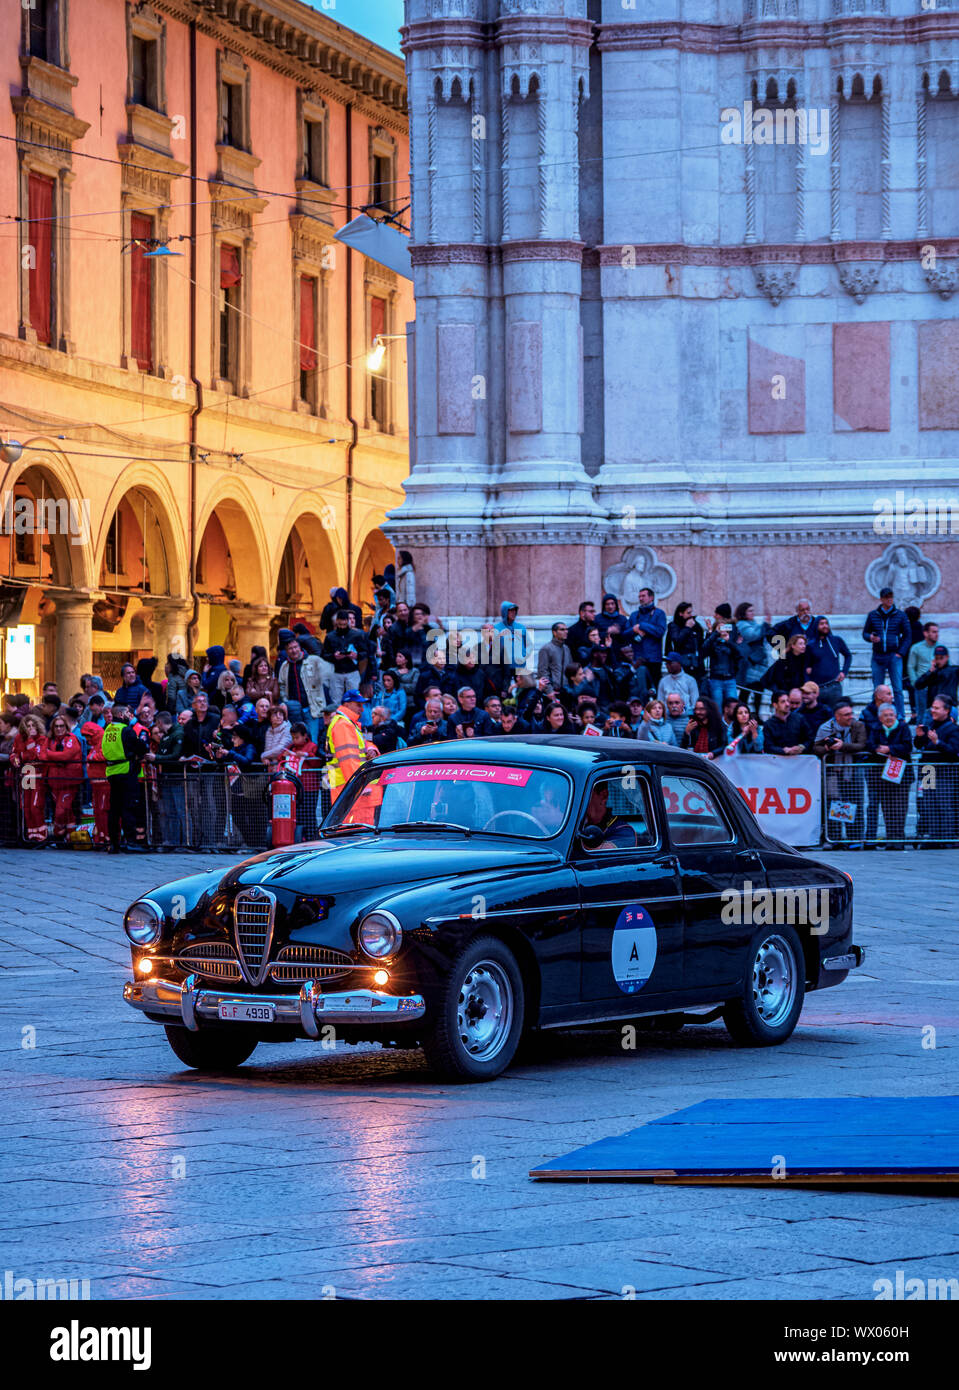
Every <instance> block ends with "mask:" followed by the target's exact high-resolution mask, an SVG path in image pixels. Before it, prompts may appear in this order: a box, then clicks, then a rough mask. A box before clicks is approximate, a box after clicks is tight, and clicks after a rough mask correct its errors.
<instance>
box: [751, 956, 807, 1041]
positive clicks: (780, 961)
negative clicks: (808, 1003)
mask: <svg viewBox="0 0 959 1390" xmlns="http://www.w3.org/2000/svg"><path fill="white" fill-rule="evenodd" d="M796 990H797V979H796V962H795V960H794V958H793V953H792V951H791V949H790V947H789V943H788V942H787V941H784V940H783V938H782V937H781V936H767V937H766V940H765V941H764V942H763V943H762V945H761V946H760V948H759V950H758V951H757V952H756V959H755V960H754V962H753V1000H754V1002H755V1005H756V1012H757V1013H758V1015H759V1017H760V1018H761V1019H762V1021H763V1022H764V1023H767V1024H769V1026H770V1027H771V1028H776V1027H778V1026H779V1024H781V1023H782V1022H783V1021H784V1020H785V1019H786V1018H787V1017H788V1015H789V1011H790V1009H791V1008H792V1006H793V1004H794V1003H795V1000H796Z"/></svg>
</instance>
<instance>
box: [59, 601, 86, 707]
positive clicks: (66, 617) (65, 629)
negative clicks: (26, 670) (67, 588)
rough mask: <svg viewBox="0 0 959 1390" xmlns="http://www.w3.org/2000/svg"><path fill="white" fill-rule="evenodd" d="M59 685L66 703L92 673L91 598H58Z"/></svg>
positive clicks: (61, 695)
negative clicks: (86, 676)
mask: <svg viewBox="0 0 959 1390" xmlns="http://www.w3.org/2000/svg"><path fill="white" fill-rule="evenodd" d="M56 602H57V656H56V672H55V675H56V682H57V689H58V690H59V691H60V698H61V699H62V700H63V701H64V702H66V701H67V700H69V699H70V696H71V695H74V694H76V692H77V691H78V690H79V689H80V677H81V676H82V675H85V674H86V673H87V672H92V670H93V599H92V598H91V596H90V595H89V594H58V595H57V600H56Z"/></svg>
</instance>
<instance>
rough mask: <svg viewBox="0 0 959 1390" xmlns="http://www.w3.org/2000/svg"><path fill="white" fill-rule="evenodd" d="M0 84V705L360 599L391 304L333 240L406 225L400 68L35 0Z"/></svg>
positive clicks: (393, 468) (321, 31) (319, 15)
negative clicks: (340, 595) (15, 696)
mask: <svg viewBox="0 0 959 1390" xmlns="http://www.w3.org/2000/svg"><path fill="white" fill-rule="evenodd" d="M0 64H2V65H3V68H4V74H3V75H4V87H5V89H6V90H8V91H9V92H10V93H11V94H12V95H11V97H10V99H9V100H6V99H4V101H3V102H0V137H2V138H0V187H2V188H3V190H4V194H5V196H4V199H3V202H2V204H0V213H2V214H3V218H2V221H0V441H3V442H4V445H5V447H2V448H0V585H2V588H0V634H2V633H8V632H9V630H10V629H11V628H18V629H25V630H26V631H27V632H29V629H30V627H31V626H32V627H33V629H34V633H33V636H34V638H35V649H36V669H35V672H34V676H33V677H32V678H30V677H27V678H21V679H20V680H19V681H17V680H16V679H15V678H14V677H13V676H12V674H11V669H10V667H9V666H8V668H6V669H5V670H4V672H3V674H4V677H5V679H6V683H7V686H8V688H11V687H12V688H21V689H26V690H28V691H30V692H31V693H32V692H33V691H34V690H35V689H36V687H37V686H38V685H39V683H40V682H41V681H43V680H49V679H55V680H57V682H58V684H59V688H60V693H61V695H62V696H63V697H64V698H68V697H69V696H70V695H71V694H72V693H73V691H74V690H75V689H77V682H78V679H79V676H80V675H81V674H82V673H83V672H84V671H93V672H94V673H97V674H100V675H102V676H103V678H104V683H105V685H107V687H108V688H112V687H113V685H114V684H115V683H116V682H117V680H118V676H119V666H120V663H121V662H122V661H124V660H128V659H133V660H136V659H137V658H138V657H139V656H141V655H144V654H147V653H151V652H155V653H156V654H157V655H158V656H159V657H160V660H161V663H162V661H163V658H164V657H165V655H166V654H167V652H168V651H170V650H180V651H183V652H184V653H187V654H190V655H192V654H193V653H194V652H199V651H202V650H204V649H205V648H206V647H207V646H208V645H210V644H211V643H220V644H222V645H224V646H226V647H227V648H228V652H229V654H236V655H238V656H242V657H243V658H244V659H246V658H247V657H248V654H249V647H250V646H251V645H252V644H253V643H255V642H259V643H262V644H264V645H267V644H268V643H269V641H270V637H271V635H273V634H274V633H275V631H276V629H277V628H278V627H279V626H281V625H284V624H286V623H289V622H291V621H294V620H297V619H299V618H305V619H306V620H307V621H310V619H314V620H315V619H316V618H317V617H318V615H319V613H320V611H321V610H322V608H323V606H324V604H325V603H326V602H327V600H328V597H329V590H330V588H331V587H333V586H342V587H344V588H347V589H349V591H350V593H351V596H353V597H355V598H358V599H359V600H360V601H361V602H362V601H367V600H369V598H370V579H371V577H372V575H373V573H374V571H376V570H378V569H382V567H383V565H384V564H386V563H388V562H389V561H390V560H391V559H392V558H393V552H392V548H391V547H390V545H389V543H388V542H387V541H386V539H385V538H384V537H383V535H382V534H381V532H380V530H379V526H380V523H381V521H382V520H383V518H384V516H385V513H386V512H387V511H388V510H389V509H390V508H391V507H394V506H396V505H397V503H398V502H399V501H400V499H401V497H402V490H401V484H402V481H403V479H404V478H405V477H406V475H407V472H408V411H407V384H406V343H405V341H404V340H403V339H402V335H404V334H405V331H406V326H407V324H408V322H409V321H410V320H412V318H413V296H412V286H411V284H410V282H409V281H407V280H404V279H402V278H400V277H398V276H396V275H395V274H394V273H393V272H391V271H390V270H388V269H386V268H384V267H382V266H380V265H378V264H376V263H374V262H372V261H370V260H368V259H367V258H365V257H364V256H362V255H361V254H359V253H358V252H356V251H349V250H347V249H346V247H344V246H343V245H342V244H341V243H339V242H337V241H335V240H334V232H335V231H336V230H337V229H338V228H340V227H342V226H343V225H344V224H345V223H346V222H347V221H349V220H350V219H351V218H352V217H354V216H356V215H357V214H358V213H359V212H360V210H361V209H364V208H367V209H369V211H370V215H371V216H374V217H381V216H383V215H389V214H391V213H396V212H402V210H403V209H404V208H405V206H406V203H407V201H408V198H405V197H404V194H405V193H407V192H408V188H409V156H408V136H407V118H406V88H405V79H404V70H403V63H402V60H401V59H399V58H397V57H395V56H394V55H392V54H390V53H388V52H386V51H385V50H383V49H380V48H379V47H377V46H376V45H374V44H371V43H369V42H368V41H367V40H366V39H364V38H362V37H361V36H360V35H357V34H355V33H353V32H351V31H350V30H347V29H345V28H343V27H342V26H341V25H338V24H336V23H335V22H334V21H333V20H332V19H331V18H329V17H328V15H326V14H324V13H323V12H320V11H314V10H312V9H310V8H308V7H307V6H305V5H301V4H298V3H295V2H294V0H263V3H254V2H253V0H202V3H199V0H197V3H192V2H191V0H156V3H153V4H151V3H136V4H128V3H124V0H34V4H33V5H32V7H29V8H21V7H20V6H18V5H14V4H8V5H4V6H3V7H0ZM401 220H402V221H406V220H407V219H406V218H405V217H403V218H401ZM170 253H172V254H170ZM377 335H384V336H385V337H386V338H387V339H388V342H387V349H388V350H387V352H386V354H385V358H384V362H383V365H382V367H381V368H380V369H379V370H378V371H377V372H376V373H373V372H371V371H370V370H369V367H368V364H367V356H368V354H369V352H370V349H371V347H372V344H373V340H374V338H375V337H376V336H377ZM392 335H400V338H399V340H396V339H394V338H393V336H392ZM11 441H16V443H17V444H18V445H20V446H22V447H21V448H20V449H18V448H17V447H13V446H12V445H11ZM11 651H12V648H11Z"/></svg>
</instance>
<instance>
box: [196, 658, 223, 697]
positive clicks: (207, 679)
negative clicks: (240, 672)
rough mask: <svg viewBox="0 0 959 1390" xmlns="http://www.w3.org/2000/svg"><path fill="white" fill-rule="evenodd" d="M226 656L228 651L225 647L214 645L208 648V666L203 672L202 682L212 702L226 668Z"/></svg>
mask: <svg viewBox="0 0 959 1390" xmlns="http://www.w3.org/2000/svg"><path fill="white" fill-rule="evenodd" d="M225 656H226V651H225V649H224V648H223V647H218V646H216V645H214V646H212V647H207V649H206V659H207V668H206V670H205V671H204V672H203V676H202V680H201V684H202V686H203V689H204V690H205V691H206V693H207V695H208V696H209V697H210V701H211V703H212V701H213V698H214V694H215V692H216V688H217V682H218V681H219V679H220V677H221V676H222V675H223V672H224V671H225V670H226V662H225V660H224V657H225Z"/></svg>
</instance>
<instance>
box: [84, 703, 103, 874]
mask: <svg viewBox="0 0 959 1390" xmlns="http://www.w3.org/2000/svg"><path fill="white" fill-rule="evenodd" d="M80 732H81V733H82V734H83V737H84V738H85V739H86V741H87V749H88V750H89V751H88V752H87V779H88V780H89V783H90V796H91V799H92V801H93V843H94V846H95V848H96V849H106V847H107V845H108V844H109V843H110V826H109V815H110V784H109V782H108V781H107V761H106V758H104V756H103V751H102V749H101V748H100V744H101V743H102V742H103V729H102V728H101V727H100V725H99V724H95V723H94V722H93V721H92V720H88V721H87V723H86V724H84V725H83V728H82V729H81V730H80Z"/></svg>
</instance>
